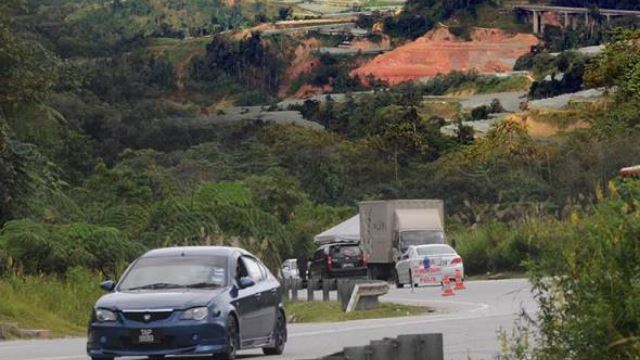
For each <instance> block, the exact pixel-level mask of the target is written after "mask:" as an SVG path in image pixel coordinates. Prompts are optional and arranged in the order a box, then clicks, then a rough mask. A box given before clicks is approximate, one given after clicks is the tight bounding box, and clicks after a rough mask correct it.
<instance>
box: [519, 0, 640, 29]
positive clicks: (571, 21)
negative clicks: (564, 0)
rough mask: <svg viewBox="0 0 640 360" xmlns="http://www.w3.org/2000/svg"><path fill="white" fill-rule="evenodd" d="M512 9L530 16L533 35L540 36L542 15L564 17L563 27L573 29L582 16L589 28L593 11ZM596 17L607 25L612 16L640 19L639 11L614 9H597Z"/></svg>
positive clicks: (533, 6) (543, 7) (538, 8)
mask: <svg viewBox="0 0 640 360" xmlns="http://www.w3.org/2000/svg"><path fill="white" fill-rule="evenodd" d="M514 9H518V10H523V11H526V12H529V13H531V14H532V17H533V21H532V23H533V33H534V34H540V33H543V32H544V26H545V24H544V17H543V16H542V15H543V14H544V13H555V14H561V15H564V26H565V27H569V26H571V27H573V28H575V27H576V26H577V25H578V21H579V18H580V17H583V16H584V24H585V26H589V24H590V22H592V21H593V19H592V15H593V10H592V9H589V8H576V7H564V6H547V5H515V6H514ZM597 13H598V15H600V16H604V17H606V19H607V23H609V22H610V21H611V17H613V16H633V17H640V11H631V10H614V9H598V12H597Z"/></svg>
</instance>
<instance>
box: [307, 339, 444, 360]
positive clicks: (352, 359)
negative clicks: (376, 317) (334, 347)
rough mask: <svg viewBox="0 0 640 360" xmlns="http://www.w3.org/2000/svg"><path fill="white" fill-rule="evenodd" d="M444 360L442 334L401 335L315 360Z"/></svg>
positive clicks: (347, 348) (345, 349) (346, 349)
mask: <svg viewBox="0 0 640 360" xmlns="http://www.w3.org/2000/svg"><path fill="white" fill-rule="evenodd" d="M392 359H393V360H444V346H443V338H442V334H415V335H400V336H398V337H397V338H395V339H391V338H384V339H382V340H376V341H372V342H371V343H370V344H369V345H365V346H359V347H346V348H344V350H342V351H340V352H338V353H335V354H331V355H327V356H324V357H321V358H317V359H313V360H392Z"/></svg>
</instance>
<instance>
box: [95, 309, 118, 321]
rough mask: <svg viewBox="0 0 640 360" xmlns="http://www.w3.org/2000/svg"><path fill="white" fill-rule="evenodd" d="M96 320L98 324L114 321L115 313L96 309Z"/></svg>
mask: <svg viewBox="0 0 640 360" xmlns="http://www.w3.org/2000/svg"><path fill="white" fill-rule="evenodd" d="M96 320H98V321H99V322H109V321H116V313H114V312H113V311H111V310H107V309H96Z"/></svg>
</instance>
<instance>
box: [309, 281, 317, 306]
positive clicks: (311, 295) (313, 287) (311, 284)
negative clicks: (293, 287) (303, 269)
mask: <svg viewBox="0 0 640 360" xmlns="http://www.w3.org/2000/svg"><path fill="white" fill-rule="evenodd" d="M317 286H318V281H317V280H307V301H314V292H315V290H316V287H317Z"/></svg>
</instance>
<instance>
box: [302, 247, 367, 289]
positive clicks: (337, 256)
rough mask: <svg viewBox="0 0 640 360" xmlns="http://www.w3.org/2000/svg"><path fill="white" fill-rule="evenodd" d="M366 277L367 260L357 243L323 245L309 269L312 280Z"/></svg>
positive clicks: (314, 256)
mask: <svg viewBox="0 0 640 360" xmlns="http://www.w3.org/2000/svg"><path fill="white" fill-rule="evenodd" d="M366 276H367V258H366V255H365V253H364V252H363V251H362V250H361V249H360V247H359V246H358V244H357V243H335V244H327V245H322V246H320V247H319V248H318V250H316V252H315V253H314V254H313V259H312V260H311V266H310V267H309V277H310V278H311V279H318V280H319V279H330V278H338V277H342V278H345V277H366Z"/></svg>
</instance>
